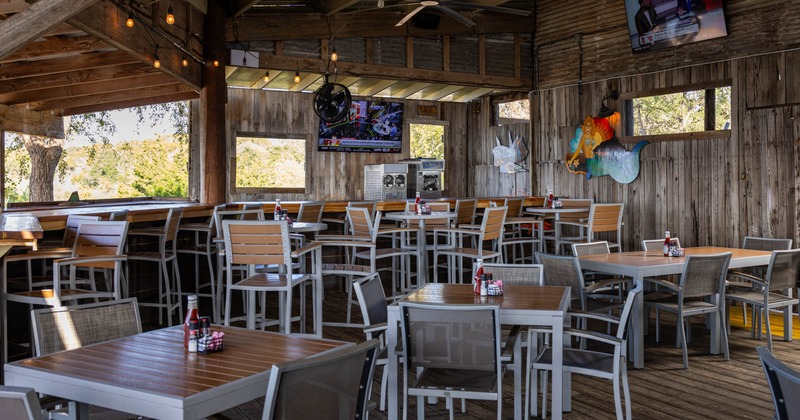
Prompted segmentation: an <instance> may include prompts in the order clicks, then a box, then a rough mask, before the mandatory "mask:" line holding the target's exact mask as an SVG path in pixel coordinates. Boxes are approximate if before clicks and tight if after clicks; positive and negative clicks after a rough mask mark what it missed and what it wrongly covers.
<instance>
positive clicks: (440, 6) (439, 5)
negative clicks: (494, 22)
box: [378, 0, 531, 26]
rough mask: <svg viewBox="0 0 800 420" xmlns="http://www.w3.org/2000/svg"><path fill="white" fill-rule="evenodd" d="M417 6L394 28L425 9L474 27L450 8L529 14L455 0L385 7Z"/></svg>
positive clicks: (380, 3) (407, 3)
mask: <svg viewBox="0 0 800 420" xmlns="http://www.w3.org/2000/svg"><path fill="white" fill-rule="evenodd" d="M382 3H383V1H379V2H378V7H379V8H380V7H381V5H382ZM414 4H417V5H418V6H417V8H416V9H414V10H412V11H410V12H409V13H408V14H406V15H405V16H403V18H402V19H400V22H397V24H396V25H395V26H403V25H405V23H406V22H408V21H409V20H410V19H411V18H413V17H414V15H416V14H417V13H419V12H421V11H422V10H423V9H425V8H426V7H432V8H434V9H437V10H439V11H441V12H442V13H444V14H446V15H448V16H450V17H452V18H453V19H455V20H457V21H459V22H461V23H462V24H464V25H466V26H475V22H473V21H471V20H470V19H468V18H467V17H466V16H464V15H462V14H461V13H459V12H458V11H456V10H455V9H452V8H451V7H450V6H455V7H461V8H466V9H480V10H487V11H490V12H498V13H509V14H512V15H518V16H528V15H530V14H531V12H530V11H528V10H519V9H512V8H510V7H501V6H490V5H485V4H476V3H469V2H466V1H455V0H438V1H437V0H421V1H416V0H414V1H411V0H409V1H406V2H403V3H400V4H393V5H387V6H386V7H401V6H409V5H414Z"/></svg>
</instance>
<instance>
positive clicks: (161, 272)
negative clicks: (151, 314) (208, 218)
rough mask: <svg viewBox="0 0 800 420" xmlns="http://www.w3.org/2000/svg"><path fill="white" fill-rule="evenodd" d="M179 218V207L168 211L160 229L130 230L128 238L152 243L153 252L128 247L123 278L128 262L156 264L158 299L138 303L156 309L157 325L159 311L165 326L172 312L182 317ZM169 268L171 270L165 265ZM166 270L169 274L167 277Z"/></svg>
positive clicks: (127, 276) (170, 323)
mask: <svg viewBox="0 0 800 420" xmlns="http://www.w3.org/2000/svg"><path fill="white" fill-rule="evenodd" d="M182 216H183V209H182V208H171V209H169V212H168V213H167V217H166V219H165V221H164V225H163V226H154V227H147V228H139V229H131V231H130V232H129V236H130V237H132V239H134V241H137V240H148V239H149V240H155V242H156V247H157V248H156V249H155V250H153V249H146V248H142V247H139V246H138V245H133V246H131V245H129V246H128V271H127V272H126V275H125V278H127V279H130V278H131V276H130V265H131V262H135V261H140V262H149V263H156V265H157V269H156V271H157V272H158V280H157V283H158V296H156V301H155V302H139V306H145V307H155V308H158V323H159V324H163V322H164V320H163V318H162V311H161V309H162V308H163V309H164V312H165V313H166V315H167V325H169V326H171V325H172V320H173V313H176V314H177V316H178V317H181V316H183V303H182V300H181V296H182V293H181V273H180V267H178V229H179V226H180V223H181V217H182ZM168 264H170V265H171V266H172V270H169V269H168V268H167V265H168ZM170 271H171V272H172V275H170Z"/></svg>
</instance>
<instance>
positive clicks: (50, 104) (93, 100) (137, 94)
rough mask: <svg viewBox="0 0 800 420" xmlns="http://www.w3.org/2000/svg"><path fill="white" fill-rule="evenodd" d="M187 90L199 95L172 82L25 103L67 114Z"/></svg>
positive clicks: (36, 107)
mask: <svg viewBox="0 0 800 420" xmlns="http://www.w3.org/2000/svg"><path fill="white" fill-rule="evenodd" d="M187 92H192V93H194V97H198V96H199V95H198V94H197V93H196V92H195V91H194V90H193V89H192V88H190V87H187V86H186V85H184V84H181V83H173V84H170V85H160V86H153V87H148V88H132V89H130V90H120V91H116V92H108V93H99V94H96V95H87V96H73V97H70V98H66V99H59V100H53V101H37V102H29V103H28V104H27V105H29V106H30V109H31V110H32V111H53V112H55V113H56V115H59V114H60V113H61V110H64V115H68V114H69V112H68V111H67V110H70V109H75V108H80V107H88V106H96V107H97V109H100V110H106V109H113V108H109V107H108V106H107V105H108V104H111V103H114V104H124V103H128V102H133V101H136V100H140V99H147V98H155V97H160V96H165V95H177V94H179V93H187ZM175 100H178V99H175ZM101 105H104V106H101ZM127 107H128V106H124V105H123V106H121V108H127Z"/></svg>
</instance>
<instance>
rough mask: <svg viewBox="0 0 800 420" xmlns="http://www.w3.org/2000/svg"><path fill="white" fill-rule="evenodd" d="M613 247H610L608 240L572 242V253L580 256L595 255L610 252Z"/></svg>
mask: <svg viewBox="0 0 800 420" xmlns="http://www.w3.org/2000/svg"><path fill="white" fill-rule="evenodd" d="M610 253H611V249H609V247H608V242H606V241H598V242H587V243H583V244H572V255H574V256H576V257H580V256H582V255H595V254H610Z"/></svg>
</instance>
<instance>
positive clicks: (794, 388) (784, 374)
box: [756, 346, 800, 420]
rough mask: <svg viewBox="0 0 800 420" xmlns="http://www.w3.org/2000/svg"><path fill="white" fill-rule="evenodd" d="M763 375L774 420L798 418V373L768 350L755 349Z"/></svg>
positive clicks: (799, 379)
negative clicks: (767, 386) (769, 395)
mask: <svg viewBox="0 0 800 420" xmlns="http://www.w3.org/2000/svg"><path fill="white" fill-rule="evenodd" d="M756 352H757V353H758V358H759V359H760V360H761V366H762V367H763V368H764V375H766V377H767V385H769V392H770V394H772V404H773V406H774V407H775V417H774V418H775V419H777V420H791V419H797V418H800V399H798V398H797V396H798V395H800V372H798V371H797V370H795V369H792V368H791V367H789V366H787V365H786V364H784V363H783V362H781V361H780V360H778V359H777V358H776V357H775V356H774V355H773V354H772V352H771V351H770V350H769V348H767V347H764V346H759V347H756Z"/></svg>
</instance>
